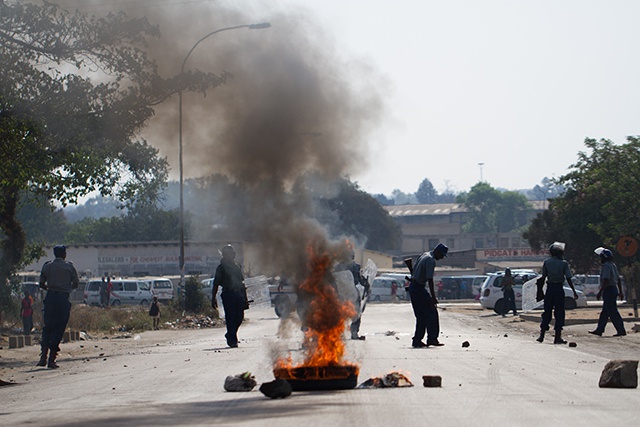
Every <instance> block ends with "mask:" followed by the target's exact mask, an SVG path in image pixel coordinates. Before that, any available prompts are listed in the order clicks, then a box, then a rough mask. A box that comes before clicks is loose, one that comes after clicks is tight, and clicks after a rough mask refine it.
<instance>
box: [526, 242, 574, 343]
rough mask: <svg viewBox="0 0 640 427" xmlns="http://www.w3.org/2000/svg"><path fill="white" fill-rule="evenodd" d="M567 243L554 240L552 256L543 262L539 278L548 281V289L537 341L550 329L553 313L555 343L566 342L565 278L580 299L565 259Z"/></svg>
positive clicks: (541, 339) (542, 339) (551, 249)
mask: <svg viewBox="0 0 640 427" xmlns="http://www.w3.org/2000/svg"><path fill="white" fill-rule="evenodd" d="M564 247H565V244H564V243H562V242H554V243H553V244H552V245H551V246H550V247H549V253H550V254H551V257H550V258H547V259H545V260H544V262H543V264H542V277H541V278H540V279H539V280H541V283H544V281H545V280H546V281H547V291H546V292H545V294H544V312H543V313H542V322H540V336H539V337H538V338H537V340H536V341H538V342H542V341H544V334H545V332H547V331H548V330H549V324H550V323H551V315H552V314H553V315H554V316H555V323H554V329H555V331H556V336H555V339H554V340H553V343H554V344H566V343H567V342H566V341H565V340H563V339H562V328H563V327H564V316H565V311H564V289H563V285H564V281H565V279H566V280H567V282H568V283H569V286H571V289H572V290H573V298H574V299H578V294H577V293H576V288H574V287H573V282H572V281H571V269H570V268H569V263H568V262H567V261H566V260H564V259H563V255H564Z"/></svg>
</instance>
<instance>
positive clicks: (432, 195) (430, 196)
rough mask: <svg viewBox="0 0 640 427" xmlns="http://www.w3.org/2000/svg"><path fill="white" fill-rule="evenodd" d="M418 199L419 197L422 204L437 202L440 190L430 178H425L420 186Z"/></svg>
mask: <svg viewBox="0 0 640 427" xmlns="http://www.w3.org/2000/svg"><path fill="white" fill-rule="evenodd" d="M416 199H418V203H422V204H431V203H437V201H438V192H437V191H436V189H435V187H434V186H433V184H432V183H431V181H429V179H428V178H425V179H423V180H422V182H421V183H420V186H418V191H416Z"/></svg>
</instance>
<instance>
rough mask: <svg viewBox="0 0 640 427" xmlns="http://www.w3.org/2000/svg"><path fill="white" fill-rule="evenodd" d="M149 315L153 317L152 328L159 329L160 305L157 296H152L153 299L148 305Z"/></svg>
mask: <svg viewBox="0 0 640 427" xmlns="http://www.w3.org/2000/svg"><path fill="white" fill-rule="evenodd" d="M149 316H151V318H152V319H153V330H154V331H157V330H158V329H160V305H159V303H158V297H157V296H154V297H153V301H152V302H151V306H150V307H149Z"/></svg>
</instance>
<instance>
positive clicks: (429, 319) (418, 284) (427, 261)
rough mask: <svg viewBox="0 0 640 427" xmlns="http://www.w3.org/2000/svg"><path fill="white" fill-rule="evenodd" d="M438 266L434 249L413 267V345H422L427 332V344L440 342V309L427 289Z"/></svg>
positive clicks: (410, 290) (419, 259)
mask: <svg viewBox="0 0 640 427" xmlns="http://www.w3.org/2000/svg"><path fill="white" fill-rule="evenodd" d="M435 268H436V260H435V258H434V257H433V251H431V252H425V253H423V254H422V255H421V256H420V258H418V262H417V264H416V266H415V267H414V269H413V274H412V276H411V284H410V285H409V295H410V296H411V306H412V307H413V313H414V314H415V316H416V330H415V333H414V335H413V346H414V347H420V346H423V345H421V342H422V339H423V338H424V335H425V332H426V334H427V345H430V344H432V343H437V342H438V336H439V335H440V319H439V317H438V310H437V309H436V307H435V304H433V298H432V296H431V294H429V291H428V290H427V283H428V282H427V281H428V279H432V280H433V274H434V271H435Z"/></svg>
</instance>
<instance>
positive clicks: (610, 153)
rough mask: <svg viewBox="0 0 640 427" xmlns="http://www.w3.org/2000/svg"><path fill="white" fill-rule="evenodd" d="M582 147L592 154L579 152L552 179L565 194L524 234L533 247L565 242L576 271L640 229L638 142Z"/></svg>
mask: <svg viewBox="0 0 640 427" xmlns="http://www.w3.org/2000/svg"><path fill="white" fill-rule="evenodd" d="M585 146H586V147H587V148H589V149H590V154H588V153H585V152H580V153H579V154H578V161H577V162H576V163H575V164H573V165H571V170H570V172H569V173H567V174H566V175H564V176H562V177H560V178H558V179H557V180H555V181H554V182H555V183H556V184H558V185H562V186H564V187H565V188H566V192H565V193H563V194H562V195H560V196H559V197H557V198H555V199H553V200H552V201H551V203H550V205H549V209H548V210H547V211H545V212H543V213H541V214H539V215H538V216H537V218H536V219H535V220H534V221H533V222H532V223H531V225H530V226H529V229H528V230H527V232H526V233H525V238H526V239H527V240H528V241H529V243H530V244H531V245H532V246H533V247H540V246H542V245H546V244H550V243H552V242H553V241H555V240H560V241H564V242H566V243H567V250H566V255H567V258H568V259H569V260H570V261H571V262H572V264H573V265H574V268H575V269H576V270H577V271H580V272H587V271H589V270H590V269H591V268H593V267H595V266H596V263H597V257H595V256H594V254H593V250H594V249H595V248H596V247H598V246H602V245H605V246H609V247H613V245H614V244H615V242H616V241H617V240H618V239H619V238H620V237H622V236H625V235H629V236H633V237H636V238H638V235H637V232H638V230H639V229H640V200H639V199H638V197H637V194H638V190H640V168H638V164H640V139H639V138H638V137H632V136H630V137H628V138H627V143H626V144H623V145H614V144H613V143H612V142H611V141H609V140H606V139H602V140H600V141H596V140H594V139H586V140H585Z"/></svg>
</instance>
